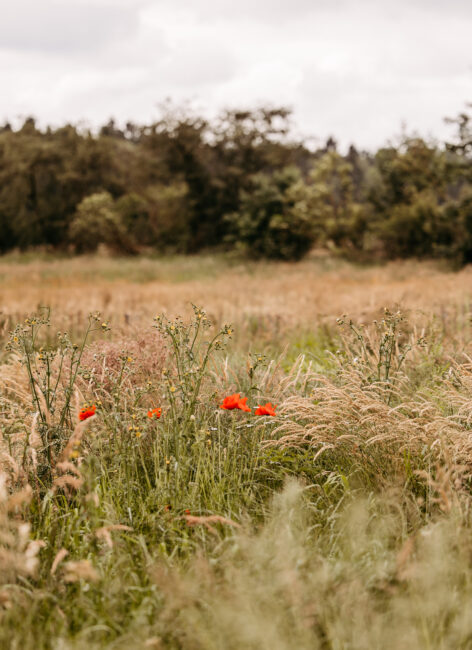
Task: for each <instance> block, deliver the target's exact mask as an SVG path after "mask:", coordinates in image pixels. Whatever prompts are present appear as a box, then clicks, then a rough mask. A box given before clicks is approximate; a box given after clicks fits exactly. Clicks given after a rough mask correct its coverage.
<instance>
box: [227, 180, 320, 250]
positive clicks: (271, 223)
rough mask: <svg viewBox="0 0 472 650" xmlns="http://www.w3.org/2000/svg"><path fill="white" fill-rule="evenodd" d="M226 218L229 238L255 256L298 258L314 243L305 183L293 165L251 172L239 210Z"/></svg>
mask: <svg viewBox="0 0 472 650" xmlns="http://www.w3.org/2000/svg"><path fill="white" fill-rule="evenodd" d="M227 219H228V222H230V223H231V227H232V229H233V234H232V236H231V237H230V239H233V241H235V242H237V243H238V244H240V245H241V246H242V247H243V248H244V250H245V251H246V252H247V253H248V254H249V255H251V256H253V257H256V258H258V257H267V258H272V259H282V260H298V259H300V258H301V257H303V255H305V254H306V253H307V252H308V251H309V250H310V248H311V246H312V245H313V241H314V232H313V225H312V223H311V219H310V215H309V213H308V212H307V210H306V207H305V186H304V184H303V183H302V181H301V177H300V174H299V172H298V171H297V170H296V169H295V168H285V169H283V170H282V171H280V172H276V173H274V174H273V176H267V175H265V174H260V175H258V176H254V177H253V179H252V187H251V190H249V191H245V192H243V193H242V196H241V209H240V211H239V212H237V213H233V214H231V215H228V217H227Z"/></svg>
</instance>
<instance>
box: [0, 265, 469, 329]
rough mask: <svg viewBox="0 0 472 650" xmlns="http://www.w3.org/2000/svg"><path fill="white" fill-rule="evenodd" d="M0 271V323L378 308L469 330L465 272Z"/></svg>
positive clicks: (362, 312)
mask: <svg viewBox="0 0 472 650" xmlns="http://www.w3.org/2000/svg"><path fill="white" fill-rule="evenodd" d="M13 260H14V261H3V262H2V261H0V279H1V284H0V313H1V316H2V318H3V320H5V319H7V318H8V319H10V321H11V320H13V319H14V318H21V317H22V316H23V315H24V314H27V313H29V312H31V311H34V310H35V309H36V308H37V307H38V305H40V304H43V305H48V306H49V307H51V308H52V310H53V312H55V313H56V314H57V315H58V314H59V313H60V314H61V315H63V316H64V315H69V316H70V317H71V318H76V319H80V318H81V317H84V316H86V314H87V313H88V312H90V311H95V310H99V311H101V312H102V313H103V314H104V315H105V316H107V317H110V318H112V319H113V318H115V319H116V320H117V321H120V320H121V321H122V322H123V321H124V320H125V319H127V320H129V321H130V322H132V323H137V322H139V321H141V322H145V321H146V320H147V319H149V318H150V317H152V316H154V315H155V314H156V313H160V312H165V313H167V314H169V315H176V314H181V315H184V314H188V313H189V312H190V311H191V309H190V304H191V303H194V304H197V305H202V306H204V307H205V309H206V310H207V311H208V312H209V313H210V314H211V315H212V317H213V318H214V319H215V320H216V321H217V322H223V321H231V322H234V323H238V322H244V321H245V320H248V319H253V318H255V319H261V320H262V321H263V320H264V319H269V320H273V321H277V322H278V323H279V325H280V327H282V328H284V329H285V328H292V327H297V326H301V327H303V328H311V327H314V326H318V325H319V324H322V323H325V322H332V321H333V319H335V318H336V317H338V316H341V315H342V314H348V315H350V316H352V317H353V318H354V319H356V320H363V321H366V322H367V321H369V320H372V319H374V318H376V317H378V315H379V314H380V313H381V311H382V309H383V308H384V307H389V308H391V309H395V308H401V309H402V310H404V311H410V312H412V314H414V316H415V319H416V318H418V319H419V320H422V315H423V316H425V317H426V318H428V317H429V315H431V314H434V315H435V316H436V317H437V318H440V319H442V321H443V322H444V325H445V326H448V324H451V325H454V327H455V326H456V325H457V324H460V325H462V326H463V327H465V328H467V327H468V322H469V316H470V314H471V300H472V269H470V268H468V267H466V268H465V269H463V270H462V271H460V272H452V271H447V270H444V269H441V268H439V267H438V266H437V265H436V266H435V265H433V264H430V263H417V262H409V261H408V262H396V263H390V264H387V265H385V266H373V267H368V268H360V267H356V266H352V265H349V264H347V263H342V262H339V261H335V260H330V259H329V258H328V259H324V258H322V259H309V260H306V261H303V262H300V263H299V264H296V265H293V264H284V263H273V264H271V263H258V264H242V263H237V262H234V261H228V260H225V259H224V258H212V257H203V258H199V257H197V258H175V259H169V260H168V259H164V260H158V259H156V260H152V259H142V258H141V259H133V258H131V259H129V258H127V259H126V258H125V259H113V258H111V259H107V258H105V259H100V258H99V257H90V258H88V257H80V258H74V259H71V260H65V259H64V260H63V259H57V260H49V261H48V260H46V261H36V260H32V261H25V260H23V259H22V258H19V259H15V258H13Z"/></svg>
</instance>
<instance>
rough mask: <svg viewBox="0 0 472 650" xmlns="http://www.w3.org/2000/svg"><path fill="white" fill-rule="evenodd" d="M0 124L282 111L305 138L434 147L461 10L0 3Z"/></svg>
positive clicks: (457, 4) (188, 2)
mask: <svg viewBox="0 0 472 650" xmlns="http://www.w3.org/2000/svg"><path fill="white" fill-rule="evenodd" d="M2 5H3V6H2V7H1V12H0V89H1V93H0V120H10V121H11V122H13V123H18V122H19V121H20V120H22V119H24V118H25V117H26V116H29V115H33V116H35V117H36V118H37V120H38V122H39V124H40V125H43V126H44V125H46V124H51V125H53V126H57V125H60V124H63V123H65V122H73V123H80V124H82V125H84V126H89V127H92V128H94V127H96V126H98V125H100V124H103V123H104V122H106V121H108V119H109V118H111V117H113V118H115V119H116V120H117V121H118V122H119V123H125V122H126V121H127V120H132V121H135V122H149V121H150V120H152V119H156V118H157V117H158V116H159V106H160V105H161V104H162V102H164V101H165V100H166V99H168V98H170V99H171V100H172V101H173V102H174V103H175V104H176V105H182V104H184V103H187V104H188V105H189V106H191V107H193V109H194V110H196V111H197V112H201V113H203V114H205V115H208V116H210V117H211V116H212V115H214V114H216V113H217V112H218V111H219V110H222V109H224V108H244V109H245V108H251V107H256V106H261V105H264V106H274V107H276V106H288V107H290V108H291V109H292V110H293V118H292V120H293V124H294V130H295V132H296V133H297V134H300V135H301V136H304V137H310V138H313V142H314V143H315V144H316V143H323V142H324V141H325V140H326V139H327V137H329V136H330V135H331V136H334V137H335V138H336V139H337V141H338V142H339V143H340V145H341V147H346V146H348V144H350V143H354V144H355V145H356V146H357V147H359V148H363V149H374V148H376V147H378V146H382V145H383V144H385V143H387V142H388V141H389V140H394V141H395V138H398V137H399V136H400V134H401V133H402V132H405V131H406V132H407V133H408V134H413V133H418V134H419V135H421V136H423V137H435V138H438V139H442V138H447V137H450V136H451V135H452V133H453V129H452V127H451V126H450V125H446V124H445V123H444V117H446V116H455V115H457V114H458V113H459V112H461V111H463V110H464V108H465V105H466V103H467V102H472V39H471V37H470V34H471V33H472V0H290V1H288V0H11V1H8V0H3V2H2Z"/></svg>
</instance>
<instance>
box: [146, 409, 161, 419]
mask: <svg viewBox="0 0 472 650" xmlns="http://www.w3.org/2000/svg"><path fill="white" fill-rule="evenodd" d="M161 415H162V409H161V408H155V409H149V411H148V414H147V416H148V418H150V419H151V420H158V419H159V418H160V417H161Z"/></svg>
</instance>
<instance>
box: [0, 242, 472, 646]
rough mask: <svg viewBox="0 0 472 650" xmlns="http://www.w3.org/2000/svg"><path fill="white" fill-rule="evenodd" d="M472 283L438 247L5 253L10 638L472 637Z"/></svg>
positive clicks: (331, 640) (4, 538) (4, 496)
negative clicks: (412, 257)
mask: <svg viewBox="0 0 472 650" xmlns="http://www.w3.org/2000/svg"><path fill="white" fill-rule="evenodd" d="M471 300H472V271H471V269H470V268H469V267H464V268H463V269H462V270H461V271H458V272H452V271H451V270H449V269H448V268H446V267H442V266H440V265H438V264H433V263H427V262H422V263H419V262H414V261H408V262H401V263H400V262H391V263H388V264H385V265H382V266H364V267H362V266H354V265H351V264H348V263H346V262H342V261H340V260H338V259H333V258H331V257H329V256H314V257H308V258H306V259H304V260H303V261H302V262H299V263H297V264H289V263H283V262H253V263H250V262H244V263H243V262H242V261H241V260H240V259H238V258H237V257H232V256H226V257H224V256H222V257H219V256H215V255H213V256H198V257H181V258H180V257H174V258H164V259H158V258H155V259H154V258H145V257H140V258H123V259H121V258H107V257H104V256H90V257H88V256H81V257H75V258H71V259H67V258H62V259H61V258H59V257H48V256H43V257H38V255H36V256H31V257H29V256H27V255H24V254H23V255H16V254H14V253H12V254H9V255H7V256H4V257H2V258H0V339H1V343H2V349H1V351H0V432H1V441H0V444H1V447H0V463H1V475H0V617H1V625H0V647H2V648H12V649H14V650H28V649H30V648H34V649H35V650H42V649H45V650H46V649H48V650H49V649H51V650H81V649H85V648H87V649H92V650H95V649H97V650H98V649H99V648H113V649H125V648H126V649H128V648H133V649H134V648H136V649H141V648H143V649H146V648H155V649H161V648H162V649H164V648H165V649H167V648H169V649H182V650H206V649H210V650H220V649H228V650H239V649H250V650H256V649H267V650H269V649H270V650H291V649H293V648H297V649H300V650H304V649H308V648H309V649H310V650H311V649H314V648H319V649H320V650H328V649H329V650H377V649H379V648H382V649H386V650H400V649H403V648H425V649H433V648H434V649H436V648H437V649H444V650H445V649H449V648H451V649H452V648H453V649H466V648H472V617H471V616H470V611H471V607H472V541H471V540H472V535H471V533H472V512H471V508H470V505H471V503H472V500H471V496H472V492H471V491H472V480H471V479H472V474H471V470H472V460H471V459H472V439H471V428H472V393H471V391H472V356H471V355H472V331H471V325H472V320H471V319H472V303H471ZM245 398H247V399H245Z"/></svg>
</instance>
